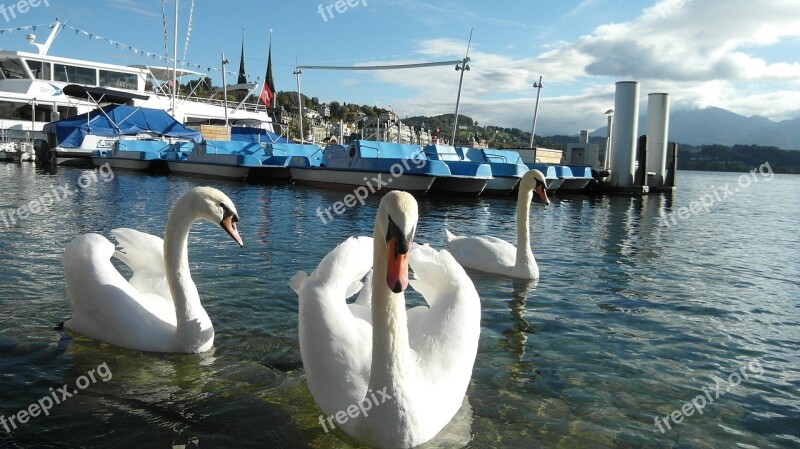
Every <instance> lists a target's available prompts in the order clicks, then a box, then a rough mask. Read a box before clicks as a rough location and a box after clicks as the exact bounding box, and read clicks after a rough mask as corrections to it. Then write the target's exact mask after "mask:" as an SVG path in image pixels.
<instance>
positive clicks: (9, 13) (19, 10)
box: [0, 0, 50, 22]
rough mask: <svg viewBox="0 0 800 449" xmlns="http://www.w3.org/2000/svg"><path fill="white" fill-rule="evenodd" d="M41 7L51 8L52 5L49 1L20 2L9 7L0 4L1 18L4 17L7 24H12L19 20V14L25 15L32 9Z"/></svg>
mask: <svg viewBox="0 0 800 449" xmlns="http://www.w3.org/2000/svg"><path fill="white" fill-rule="evenodd" d="M41 5H44V6H47V7H49V6H50V3H49V2H48V1H47V0H19V1H18V2H14V3H11V4H9V5H6V4H5V3H0V16H3V19H5V21H6V22H11V21H12V20H14V19H16V18H17V14H25V13H26V12H28V11H30V10H31V8H38V7H39V6H41Z"/></svg>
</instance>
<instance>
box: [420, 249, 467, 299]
mask: <svg viewBox="0 0 800 449" xmlns="http://www.w3.org/2000/svg"><path fill="white" fill-rule="evenodd" d="M409 263H410V265H411V269H412V270H413V271H414V278H413V279H411V280H409V282H410V283H411V286H412V287H414V290H416V291H418V292H420V293H421V294H422V296H423V297H424V298H425V300H426V301H428V304H431V300H435V299H436V298H437V297H438V296H439V295H440V293H441V292H446V291H452V290H454V289H459V288H460V287H461V285H459V284H461V283H464V282H465V280H466V282H468V283H469V284H472V281H471V280H470V279H469V277H468V276H467V273H466V272H465V271H464V268H462V267H461V265H459V264H458V262H456V260H455V259H454V258H453V255H452V254H450V252H448V251H445V250H442V251H437V250H435V249H433V248H431V246H430V245H428V244H425V245H414V246H413V247H412V249H411V253H410V259H409Z"/></svg>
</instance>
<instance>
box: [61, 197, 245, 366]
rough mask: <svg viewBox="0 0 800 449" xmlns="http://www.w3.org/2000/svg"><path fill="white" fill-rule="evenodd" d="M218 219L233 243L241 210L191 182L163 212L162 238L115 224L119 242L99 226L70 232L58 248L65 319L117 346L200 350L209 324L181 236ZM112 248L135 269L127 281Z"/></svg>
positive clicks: (209, 341)
mask: <svg viewBox="0 0 800 449" xmlns="http://www.w3.org/2000/svg"><path fill="white" fill-rule="evenodd" d="M200 218H202V219H205V220H208V221H210V222H212V223H215V224H219V225H220V226H221V227H222V228H223V229H224V230H225V231H226V232H227V233H228V234H229V235H230V236H231V237H232V238H233V239H234V240H235V241H236V242H237V243H238V244H239V246H242V239H241V237H240V236H239V232H238V230H237V227H236V222H237V221H239V216H238V214H237V213H236V208H235V206H234V205H233V202H231V200H230V199H229V198H228V197H227V196H225V194H224V193H222V192H220V191H219V190H216V189H212V188H210V187H195V188H193V189H191V190H189V192H187V193H186V194H185V195H183V196H182V197H181V198H180V199H178V201H176V202H175V205H174V206H173V207H172V211H171V212H170V214H169V218H168V219H167V226H166V229H165V233H164V240H161V239H160V238H159V237H156V236H153V235H150V234H145V233H143V232H139V231H135V230H133V229H127V228H120V229H115V230H113V231H111V233H112V234H113V235H114V236H115V237H116V239H117V240H118V242H119V244H120V249H119V250H118V251H116V252H115V251H114V245H113V244H112V243H111V242H109V241H108V239H106V238H105V237H103V236H101V235H98V234H83V235H80V236H78V237H75V238H74V239H73V240H72V241H71V242H70V243H69V244H68V245H67V247H66V249H65V250H64V274H65V276H66V281H67V296H68V297H69V299H70V302H71V303H72V306H73V309H74V311H73V313H72V318H70V319H69V320H68V321H66V322H65V323H64V327H65V328H67V329H69V330H72V331H74V332H77V333H79V334H83V335H85V336H87V337H91V338H94V339H96V340H102V341H105V342H107V343H111V344H113V345H116V346H122V347H126V348H130V349H137V350H141V351H153V352H180V353H195V352H203V351H206V350H208V349H209V348H211V346H212V345H213V344H214V328H213V326H212V325H211V320H210V319H209V317H208V314H207V313H206V311H205V309H203V306H202V305H201V304H200V296H199V295H198V293H197V287H196V286H195V284H194V282H193V281H192V277H191V275H190V273H189V260H188V257H187V246H186V245H187V236H188V234H189V228H190V227H191V226H192V223H194V222H195V221H197V220H198V219H200ZM112 256H116V257H117V258H118V259H120V260H121V261H122V262H124V263H125V264H126V265H128V266H129V267H130V268H131V269H132V270H133V272H134V273H133V276H132V277H131V279H130V281H126V280H125V278H124V277H123V276H122V275H121V274H120V273H119V271H117V269H116V268H115V267H114V266H113V265H112V264H111V257H112Z"/></svg>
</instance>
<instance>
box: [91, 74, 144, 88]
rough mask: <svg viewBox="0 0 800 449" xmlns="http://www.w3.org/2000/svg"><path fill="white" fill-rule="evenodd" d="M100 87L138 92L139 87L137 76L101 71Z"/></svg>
mask: <svg viewBox="0 0 800 449" xmlns="http://www.w3.org/2000/svg"><path fill="white" fill-rule="evenodd" d="M100 86H102V87H116V88H118V89H130V90H136V89H137V88H138V87H139V86H138V83H137V78H136V75H135V74H133V73H122V72H112V71H110V70H100Z"/></svg>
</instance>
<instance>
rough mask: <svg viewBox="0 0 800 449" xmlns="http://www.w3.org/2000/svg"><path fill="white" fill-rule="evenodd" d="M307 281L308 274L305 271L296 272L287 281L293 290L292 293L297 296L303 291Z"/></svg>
mask: <svg viewBox="0 0 800 449" xmlns="http://www.w3.org/2000/svg"><path fill="white" fill-rule="evenodd" d="M307 280H308V273H306V272H305V271H298V272H297V273H295V274H294V276H292V278H291V279H290V280H289V286H290V287H292V290H294V292H295V293H297V294H298V295H299V294H300V292H301V291H302V290H303V287H304V286H305V285H306V281H307Z"/></svg>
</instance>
